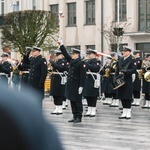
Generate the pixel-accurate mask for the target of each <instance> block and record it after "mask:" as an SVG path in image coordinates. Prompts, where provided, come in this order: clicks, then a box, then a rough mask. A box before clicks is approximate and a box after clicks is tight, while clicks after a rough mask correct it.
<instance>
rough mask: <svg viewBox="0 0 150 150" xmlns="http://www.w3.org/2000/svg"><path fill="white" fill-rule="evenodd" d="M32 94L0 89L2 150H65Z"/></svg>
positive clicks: (0, 145)
mask: <svg viewBox="0 0 150 150" xmlns="http://www.w3.org/2000/svg"><path fill="white" fill-rule="evenodd" d="M30 93H33V94H35V93H34V92H33V91H26V92H25V93H21V94H16V93H14V92H13V91H9V90H8V89H7V88H3V86H2V85H1V87H0V95H1V99H0V116H1V119H0V150H62V149H63V148H62V146H61V144H60V141H59V139H58V135H57V133H56V132H55V128H54V127H53V126H52V125H51V124H48V123H47V121H46V120H45V119H44V117H43V116H42V113H41V109H40V107H39V105H38V104H37V102H36V100H35V99H34V98H33V95H32V94H30Z"/></svg>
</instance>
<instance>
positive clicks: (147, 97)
mask: <svg viewBox="0 0 150 150" xmlns="http://www.w3.org/2000/svg"><path fill="white" fill-rule="evenodd" d="M145 100H147V101H150V95H149V94H146V93H145Z"/></svg>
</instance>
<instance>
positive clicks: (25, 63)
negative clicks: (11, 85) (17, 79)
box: [18, 55, 30, 71]
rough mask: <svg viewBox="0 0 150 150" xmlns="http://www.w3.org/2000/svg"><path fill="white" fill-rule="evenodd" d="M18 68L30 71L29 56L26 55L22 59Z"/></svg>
mask: <svg viewBox="0 0 150 150" xmlns="http://www.w3.org/2000/svg"><path fill="white" fill-rule="evenodd" d="M18 69H19V70H20V71H29V69H30V60H29V56H27V55H24V56H23V59H22V61H21V64H20V65H19V66H18Z"/></svg>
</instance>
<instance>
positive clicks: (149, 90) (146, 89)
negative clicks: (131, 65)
mask: <svg viewBox="0 0 150 150" xmlns="http://www.w3.org/2000/svg"><path fill="white" fill-rule="evenodd" d="M142 68H143V73H144V74H145V73H146V72H147V70H150V53H147V54H146V60H144V61H143V64H142ZM142 93H143V94H145V96H144V99H145V104H144V106H143V107H142V108H147V109H150V82H148V81H146V80H145V78H144V77H143V86H142Z"/></svg>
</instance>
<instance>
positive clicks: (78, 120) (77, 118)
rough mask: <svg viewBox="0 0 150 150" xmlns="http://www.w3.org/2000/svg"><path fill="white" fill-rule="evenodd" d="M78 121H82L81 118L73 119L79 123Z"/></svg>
mask: <svg viewBox="0 0 150 150" xmlns="http://www.w3.org/2000/svg"><path fill="white" fill-rule="evenodd" d="M79 122H82V120H81V119H79V118H76V119H75V120H74V123H79Z"/></svg>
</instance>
